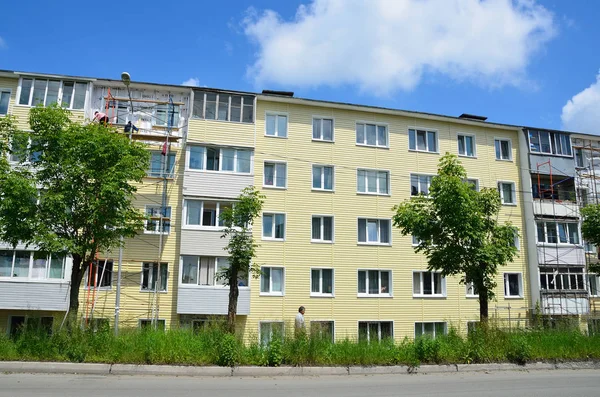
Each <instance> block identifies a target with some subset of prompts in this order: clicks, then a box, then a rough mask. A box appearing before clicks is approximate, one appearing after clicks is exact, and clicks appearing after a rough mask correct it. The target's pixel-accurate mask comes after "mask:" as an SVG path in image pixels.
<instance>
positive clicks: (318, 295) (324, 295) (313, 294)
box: [310, 267, 335, 298]
mask: <svg viewBox="0 0 600 397" xmlns="http://www.w3.org/2000/svg"><path fill="white" fill-rule="evenodd" d="M313 270H318V271H319V291H320V292H313V290H312V281H313ZM323 270H331V292H323ZM310 296H311V297H316V298H335V269H334V268H332V267H311V268H310Z"/></svg>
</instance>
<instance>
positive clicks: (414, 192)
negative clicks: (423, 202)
mask: <svg viewBox="0 0 600 397" xmlns="http://www.w3.org/2000/svg"><path fill="white" fill-rule="evenodd" d="M432 180H433V176H431V175H420V174H410V195H411V196H429V187H430V186H431V181H432Z"/></svg>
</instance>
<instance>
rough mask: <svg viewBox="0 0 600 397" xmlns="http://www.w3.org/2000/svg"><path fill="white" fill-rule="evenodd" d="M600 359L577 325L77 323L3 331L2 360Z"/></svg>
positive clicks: (308, 362)
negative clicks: (233, 327) (328, 333)
mask: <svg viewBox="0 0 600 397" xmlns="http://www.w3.org/2000/svg"><path fill="white" fill-rule="evenodd" d="M590 359H600V336H598V335H596V336H587V335H585V334H583V333H581V332H580V331H579V330H544V329H535V330H518V331H512V332H508V331H504V330H500V329H496V328H488V329H478V330H476V331H475V332H473V333H470V334H469V336H468V337H463V336H461V335H459V334H458V333H456V332H455V331H454V330H450V332H449V333H448V335H444V336H441V337H437V338H436V339H431V338H427V337H424V338H419V339H417V340H415V341H413V340H409V339H405V340H403V341H401V342H399V343H398V342H396V343H395V342H393V341H392V340H384V341H381V342H371V343H367V342H362V341H361V342H356V341H352V340H343V341H338V342H336V343H332V341H331V340H330V339H328V338H324V337H318V336H302V337H298V338H280V337H274V338H273V339H272V341H271V343H269V344H268V345H266V346H265V345H261V344H260V343H259V342H258V341H256V340H253V341H250V342H249V343H243V342H242V341H241V340H240V339H238V338H236V337H234V336H233V335H230V334H227V333H226V332H224V329H222V328H221V327H219V326H214V327H209V328H207V329H205V330H202V331H201V332H193V331H192V330H189V329H176V330H169V331H166V332H163V331H155V330H127V329H124V330H122V331H121V333H120V335H119V336H118V337H115V336H114V335H113V333H112V332H111V330H109V329H102V330H99V331H96V332H93V331H84V330H80V329H75V330H71V331H69V332H66V331H60V332H55V333H53V334H52V335H48V333H47V332H43V331H40V330H24V331H23V332H22V333H21V334H20V335H19V336H18V337H17V338H9V337H7V336H1V335H0V360H4V361H6V360H35V361H70V362H103V363H131V364H173V365H221V366H235V365H259V366H279V365H292V366H350V365H362V366H370V365H398V364H403V365H409V366H418V365H419V364H425V363H427V364H461V363H491V362H514V363H519V364H524V363H526V362H531V361H564V360H590Z"/></svg>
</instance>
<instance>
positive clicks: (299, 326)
mask: <svg viewBox="0 0 600 397" xmlns="http://www.w3.org/2000/svg"><path fill="white" fill-rule="evenodd" d="M295 325H296V336H300V335H303V334H304V333H305V332H306V330H305V328H304V306H300V307H299V308H298V314H296V321H295Z"/></svg>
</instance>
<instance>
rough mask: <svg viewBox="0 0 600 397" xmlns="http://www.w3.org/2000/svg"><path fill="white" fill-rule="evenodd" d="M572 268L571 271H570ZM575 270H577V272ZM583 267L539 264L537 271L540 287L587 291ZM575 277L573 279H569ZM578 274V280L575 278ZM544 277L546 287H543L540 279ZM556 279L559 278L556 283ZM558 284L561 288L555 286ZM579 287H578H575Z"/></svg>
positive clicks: (554, 289)
mask: <svg viewBox="0 0 600 397" xmlns="http://www.w3.org/2000/svg"><path fill="white" fill-rule="evenodd" d="M571 270H572V271H571ZM576 270H579V272H577V271H576ZM584 270H585V269H584V267H583V266H581V267H571V266H558V268H557V267H556V266H539V267H538V272H539V275H540V280H539V281H540V289H541V290H545V291H549V292H552V291H587V290H588V285H587V281H589V280H587V281H586V273H585V271H584ZM573 276H574V277H575V281H574V282H573V280H572V279H571V278H572V277H573ZM578 276H579V281H578V280H577V279H578ZM544 279H545V284H546V287H545V288H544V287H543V285H542V284H543V283H542V280H544ZM557 280H560V281H559V282H558V283H557ZM557 284H560V287H561V288H557ZM577 287H579V288H577Z"/></svg>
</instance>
